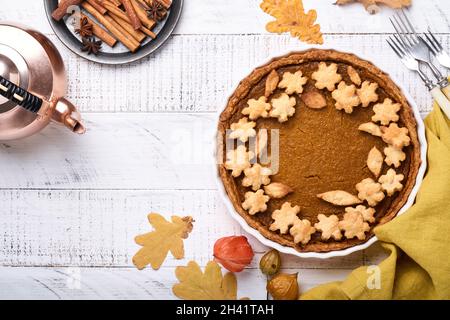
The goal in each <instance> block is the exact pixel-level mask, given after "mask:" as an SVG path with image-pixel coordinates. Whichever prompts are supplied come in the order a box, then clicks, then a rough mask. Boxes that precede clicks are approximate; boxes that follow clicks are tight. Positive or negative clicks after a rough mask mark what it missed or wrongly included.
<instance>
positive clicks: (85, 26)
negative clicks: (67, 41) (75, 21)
mask: <svg viewBox="0 0 450 320" xmlns="http://www.w3.org/2000/svg"><path fill="white" fill-rule="evenodd" d="M75 33H76V34H79V35H80V36H81V37H90V36H92V35H93V31H92V24H91V23H90V22H89V20H88V19H87V18H86V17H83V18H81V19H80V26H79V27H78V28H77V29H75Z"/></svg>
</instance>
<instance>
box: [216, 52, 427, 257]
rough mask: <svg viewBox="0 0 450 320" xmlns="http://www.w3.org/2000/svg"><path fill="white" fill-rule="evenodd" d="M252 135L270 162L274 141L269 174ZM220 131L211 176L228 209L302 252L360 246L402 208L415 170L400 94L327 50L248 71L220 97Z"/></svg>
mask: <svg viewBox="0 0 450 320" xmlns="http://www.w3.org/2000/svg"><path fill="white" fill-rule="evenodd" d="M330 89H331V90H330ZM261 129H266V130H261ZM273 130H276V131H273ZM260 132H263V133H264V132H267V133H268V138H267V143H266V144H264V143H262V144H261V143H260V145H259V147H261V148H262V149H264V150H267V154H268V155H269V159H270V158H271V156H272V154H271V153H272V152H276V149H275V147H274V145H273V144H272V139H274V142H276V139H277V140H278V146H279V147H278V152H277V154H278V157H277V159H278V167H276V166H274V163H270V162H269V161H267V159H263V157H262V156H261V157H259V154H258V155H257V156H254V155H255V153H258V150H259V149H258V144H256V147H254V143H251V142H252V141H255V139H256V138H255V137H260V136H259V134H260ZM273 132H275V133H276V134H275V135H272V133H273ZM219 133H220V134H221V137H222V140H223V142H224V144H223V145H222V146H221V147H220V148H221V149H220V150H219V151H221V152H220V154H221V155H222V159H221V160H223V161H222V163H221V164H219V172H220V176H221V178H222V181H223V183H224V186H225V189H226V191H227V194H228V196H229V197H230V200H231V201H232V203H233V205H234V207H235V209H236V211H237V212H238V213H239V214H240V215H241V216H242V217H244V219H245V220H246V222H247V223H248V224H249V225H250V226H252V227H253V228H255V229H257V230H258V231H259V232H261V233H262V234H263V235H264V236H265V237H266V238H269V239H271V240H273V241H275V242H278V243H280V244H282V245H285V246H291V247H294V248H295V249H297V250H298V251H302V252H306V251H316V252H320V251H330V250H339V249H344V248H347V247H350V246H354V245H356V244H360V243H363V242H365V241H367V240H368V239H369V238H370V237H371V236H372V235H373V228H374V227H375V226H377V225H379V224H382V223H385V222H387V221H389V220H391V219H392V218H393V217H395V215H396V214H397V213H398V211H399V210H400V208H401V207H402V206H403V205H404V203H405V202H406V200H407V198H408V195H409V193H410V192H411V189H412V187H413V185H414V183H415V177H416V174H417V170H418V167H419V165H420V156H419V142H418V139H417V133H416V123H415V119H414V117H413V115H412V111H411V108H410V106H409V104H408V103H407V100H406V98H405V97H404V96H403V94H402V93H401V91H400V89H399V88H398V87H397V86H396V85H395V84H394V83H393V82H392V80H391V79H390V78H389V77H388V76H387V75H386V74H384V73H383V72H382V71H380V70H379V69H378V68H376V67H375V66H374V65H372V64H371V63H369V62H367V61H364V60H361V59H359V58H357V57H356V56H354V55H351V54H346V53H340V52H336V51H332V50H317V49H313V50H308V51H305V52H300V53H294V54H291V55H289V56H285V57H281V58H278V59H275V60H273V61H272V62H270V63H269V64H267V65H265V66H263V67H261V68H258V69H256V70H255V71H254V72H253V73H252V74H251V75H250V76H248V77H247V78H246V79H244V80H243V81H242V82H241V83H240V84H239V86H238V88H237V89H236V91H235V92H234V94H233V95H232V97H231V98H230V99H229V101H228V105H227V107H226V109H225V110H224V112H223V113H222V115H221V118H220V123H219ZM263 138H264V136H262V137H261V139H257V140H256V141H264V139H263ZM227 144H228V146H236V147H234V148H233V147H231V149H230V148H229V149H225V146H226V145H227ZM264 146H266V148H264ZM230 150H231V151H230ZM261 154H263V153H261ZM274 158H275V157H274ZM264 160H266V161H264ZM239 171H240V172H239Z"/></svg>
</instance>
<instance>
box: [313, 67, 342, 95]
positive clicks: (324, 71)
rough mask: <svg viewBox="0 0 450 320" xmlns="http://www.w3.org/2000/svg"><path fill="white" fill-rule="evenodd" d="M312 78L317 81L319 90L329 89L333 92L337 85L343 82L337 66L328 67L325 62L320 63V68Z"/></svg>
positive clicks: (316, 84)
mask: <svg viewBox="0 0 450 320" xmlns="http://www.w3.org/2000/svg"><path fill="white" fill-rule="evenodd" d="M311 78H313V79H314V80H316V83H315V86H316V88H317V89H324V88H327V89H328V91H333V90H334V88H335V85H336V83H338V82H339V81H341V80H342V76H341V75H340V74H339V73H337V64H335V63H332V64H330V65H329V66H327V64H326V63H325V62H321V63H319V68H318V69H317V71H315V72H314V73H313V74H312V75H311Z"/></svg>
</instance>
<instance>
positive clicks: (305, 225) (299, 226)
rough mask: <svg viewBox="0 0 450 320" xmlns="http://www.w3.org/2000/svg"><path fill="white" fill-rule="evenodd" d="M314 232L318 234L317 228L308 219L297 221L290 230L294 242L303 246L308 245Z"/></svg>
mask: <svg viewBox="0 0 450 320" xmlns="http://www.w3.org/2000/svg"><path fill="white" fill-rule="evenodd" d="M314 232H316V228H314V227H312V226H311V222H309V220H306V219H303V220H300V219H297V220H296V221H295V222H294V225H293V226H292V228H291V230H289V233H290V234H291V236H293V237H294V242H295V243H301V244H307V243H308V242H309V240H311V235H312V234H313V233H314Z"/></svg>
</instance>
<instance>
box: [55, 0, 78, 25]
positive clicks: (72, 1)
mask: <svg viewBox="0 0 450 320" xmlns="http://www.w3.org/2000/svg"><path fill="white" fill-rule="evenodd" d="M82 1H83V0H63V1H61V2H60V3H59V5H58V8H56V9H55V10H54V11H53V12H52V18H53V19H55V20H56V21H60V20H61V19H62V18H64V16H65V15H66V14H67V13H69V12H68V10H69V8H70V7H71V6H77V5H79V4H80V3H81V2H82Z"/></svg>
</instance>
